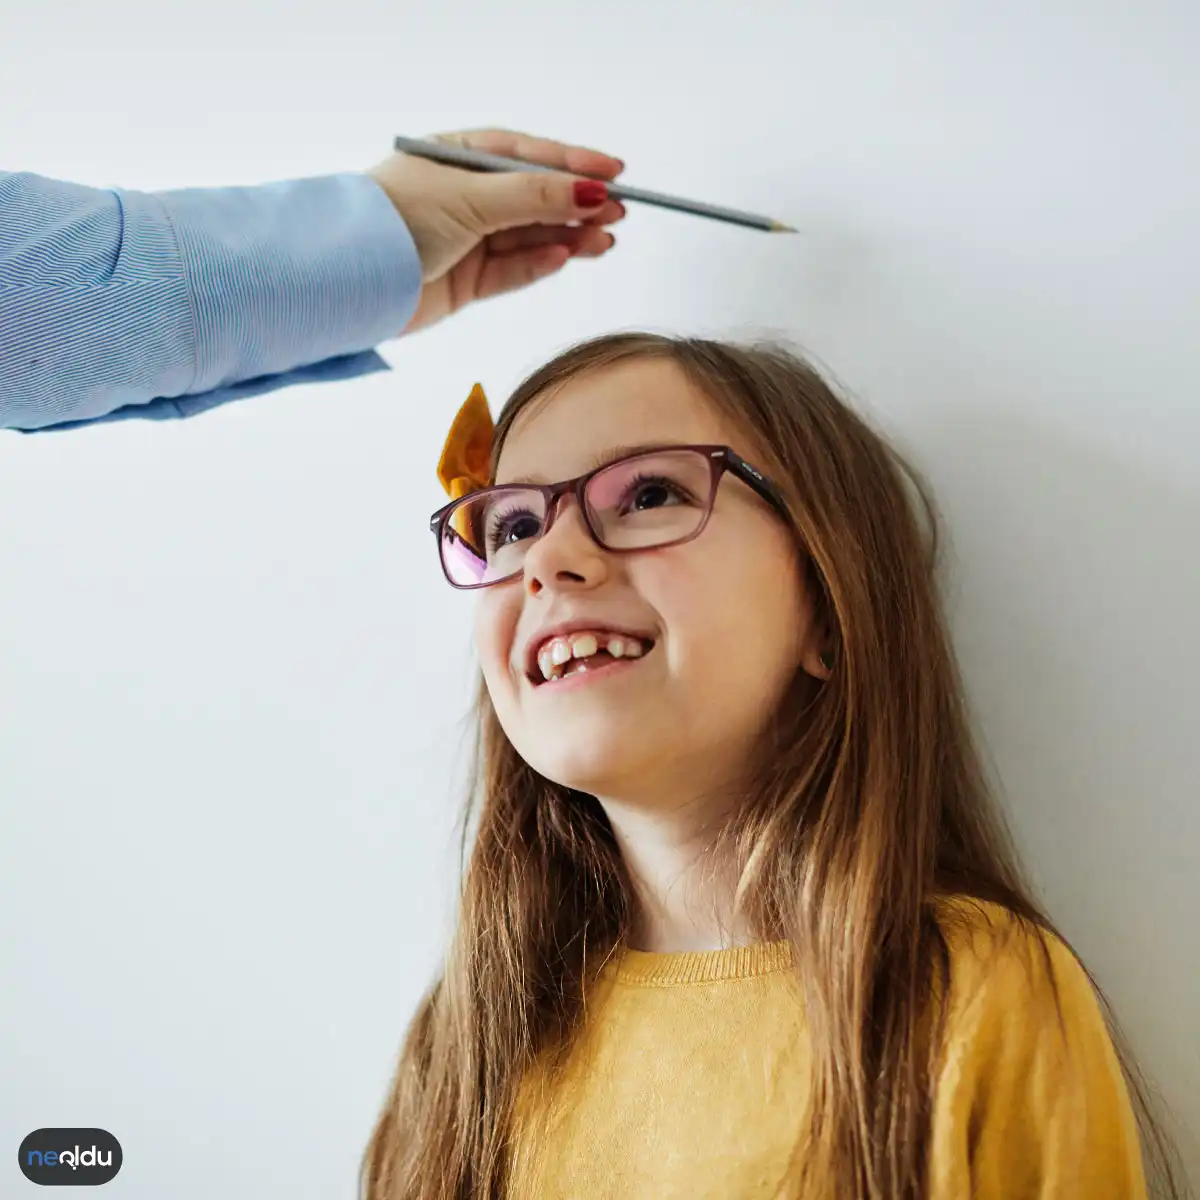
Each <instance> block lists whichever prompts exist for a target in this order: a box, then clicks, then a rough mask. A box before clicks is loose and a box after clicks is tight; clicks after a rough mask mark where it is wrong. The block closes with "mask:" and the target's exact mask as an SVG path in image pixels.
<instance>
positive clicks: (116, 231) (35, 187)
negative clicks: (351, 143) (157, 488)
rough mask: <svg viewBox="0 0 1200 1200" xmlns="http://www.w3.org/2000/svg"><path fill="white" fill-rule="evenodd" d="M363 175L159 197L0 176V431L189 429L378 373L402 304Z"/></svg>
mask: <svg viewBox="0 0 1200 1200" xmlns="http://www.w3.org/2000/svg"><path fill="white" fill-rule="evenodd" d="M420 288H421V266H420V260H419V259H418V257H417V251H416V247H415V245H414V244H413V240H412V236H411V234H410V233H409V231H408V228H407V226H406V225H405V224H404V222H403V221H402V220H401V219H400V217H399V215H398V214H397V213H396V210H395V208H394V207H393V206H392V204H391V202H390V201H389V200H388V198H387V196H386V195H384V193H383V191H382V189H381V188H380V187H379V185H378V184H376V183H375V181H374V180H373V179H371V178H370V176H368V175H359V174H343V175H330V176H324V177H319V178H313V179H299V180H292V181H288V182H283V183H272V184H264V185H260V186H257V187H241V188H203V189H200V188H197V189H186V190H180V191H169V192H156V193H150V192H136V191H127V190H122V189H109V190H105V189H99V188H89V187H83V186H81V185H79V184H72V183H62V182H59V181H56V180H50V179H46V178H43V177H41V176H37V175H30V174H27V173H22V174H5V173H3V172H0V427H7V428H12V429H19V430H25V431H30V430H37V429H49V428H60V429H61V428H69V427H72V426H75V425H80V424H91V423H95V422H97V421H104V420H117V419H125V418H128V417H149V418H154V419H162V418H173V417H184V416H192V415H193V414H195V413H198V412H203V411H204V410H206V409H209V408H213V407H215V406H216V405H219V404H225V403H228V402H229V401H232V400H238V399H243V398H245V397H247V396H252V395H259V394H262V393H264V392H269V391H274V390H276V389H278V388H281V387H284V386H287V385H288V384H292V383H308V382H317V381H322V380H333V379H346V378H351V377H353V376H356V375H362V374H365V373H368V372H371V371H378V370H385V369H386V364H385V363H384V361H383V360H382V359H381V358H380V357H379V355H378V354H376V353H375V352H374V350H373V347H375V346H377V345H378V344H379V343H380V342H382V341H385V340H387V339H388V338H392V337H396V336H397V335H398V334H399V333H400V332H401V330H403V328H404V327H405V326H406V325H407V324H408V322H409V320H410V319H411V317H412V314H413V312H414V311H415V309H416V304H417V299H418V297H419V294H420Z"/></svg>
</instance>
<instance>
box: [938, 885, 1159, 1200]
mask: <svg viewBox="0 0 1200 1200" xmlns="http://www.w3.org/2000/svg"><path fill="white" fill-rule="evenodd" d="M986 907H987V909H988V910H989V911H990V919H989V920H987V921H986V922H984V921H981V920H974V921H970V920H968V921H966V922H964V923H963V924H962V925H961V926H958V927H956V928H955V930H954V932H952V933H951V934H950V942H951V973H950V1008H949V1016H948V1025H947V1029H946V1041H945V1043H944V1045H945V1050H944V1055H943V1059H942V1065H941V1068H940V1075H939V1081H938V1086H937V1092H936V1096H935V1101H934V1114H933V1142H932V1161H931V1193H930V1194H931V1196H932V1197H933V1198H934V1200H965V1198H966V1197H968V1196H969V1197H972V1198H973V1200H1066V1198H1067V1197H1072V1198H1075V1197H1081V1196H1086V1197H1088V1200H1145V1197H1146V1182H1145V1177H1144V1174H1143V1168H1142V1160H1141V1150H1140V1145H1139V1141H1138V1133H1137V1125H1136V1121H1135V1118H1134V1115H1133V1109H1132V1106H1131V1104H1130V1099H1129V1094H1128V1091H1127V1089H1126V1086H1125V1081H1124V1076H1123V1074H1122V1071H1121V1067H1120V1064H1119V1062H1118V1059H1117V1056H1116V1052H1115V1050H1114V1048H1113V1043H1112V1040H1111V1038H1110V1036H1109V1032H1108V1028H1107V1025H1106V1023H1105V1020H1104V1017H1103V1014H1102V1012H1101V1009H1100V1005H1099V1002H1098V1000H1097V997H1096V994H1095V992H1094V990H1093V988H1092V985H1091V983H1090V982H1089V980H1088V977H1087V975H1086V973H1085V972H1084V970H1083V968H1082V967H1081V966H1080V964H1079V962H1078V961H1077V960H1076V959H1075V957H1074V955H1072V953H1071V952H1070V951H1069V950H1068V949H1067V947H1066V946H1065V945H1064V944H1063V943H1062V942H1061V941H1059V940H1058V939H1057V938H1053V937H1050V936H1047V937H1046V938H1045V941H1044V943H1043V941H1042V940H1041V939H1039V938H1038V937H1036V936H1035V935H1033V934H1032V933H1029V932H1026V931H1024V930H1021V929H1019V928H1018V927H1017V925H1016V923H1015V921H1014V920H1013V918H1011V917H1009V916H1007V915H1005V914H1002V913H1001V912H1000V910H995V909H991V906H986ZM948 932H949V931H948Z"/></svg>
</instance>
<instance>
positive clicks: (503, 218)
mask: <svg viewBox="0 0 1200 1200" xmlns="http://www.w3.org/2000/svg"><path fill="white" fill-rule="evenodd" d="M473 182H474V186H473V187H472V188H471V195H470V203H471V207H472V208H473V209H474V210H475V212H476V213H477V214H478V216H479V217H482V219H483V222H484V228H483V229H481V230H480V233H481V234H484V235H486V234H489V233H499V232H500V231H501V230H503V229H515V228H518V227H519V226H522V225H562V224H563V223H565V222H567V221H579V220H582V219H583V218H584V217H588V216H591V215H592V214H594V213H595V212H596V211H597V209H599V208H600V207H601V205H603V203H604V202H605V200H606V199H607V198H608V188H607V187H605V185H604V183H603V182H602V181H601V180H599V179H577V178H573V177H572V176H570V175H565V174H563V175H560V174H558V173H557V172H555V173H553V174H551V173H550V172H542V171H537V172H534V171H510V172H501V173H497V174H489V175H479V176H476V177H475V180H474V181H473Z"/></svg>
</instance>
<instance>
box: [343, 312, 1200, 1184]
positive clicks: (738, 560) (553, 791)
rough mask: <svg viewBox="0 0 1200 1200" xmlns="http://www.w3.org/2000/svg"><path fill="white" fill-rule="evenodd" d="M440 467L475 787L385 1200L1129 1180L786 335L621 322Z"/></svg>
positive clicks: (901, 592)
mask: <svg viewBox="0 0 1200 1200" xmlns="http://www.w3.org/2000/svg"><path fill="white" fill-rule="evenodd" d="M441 474H442V478H443V482H444V483H445V484H446V485H447V486H448V488H449V489H450V490H451V494H452V497H453V498H452V500H451V503H450V504H449V505H447V506H446V507H445V508H443V509H442V510H440V511H439V512H438V513H437V514H435V516H434V518H433V522H432V524H433V528H434V532H435V534H436V536H437V540H438V545H439V547H440V553H441V558H442V566H443V570H444V572H445V574H446V576H447V579H448V581H449V582H450V584H452V585H454V586H456V587H465V588H470V589H474V590H475V592H476V597H477V601H478V604H477V609H476V612H477V618H476V627H475V637H476V642H477V646H478V651H479V656H480V660H481V663H482V668H483V680H482V686H481V689H480V693H479V700H478V705H479V715H480V731H481V744H480V756H479V764H478V765H479V771H478V775H479V787H478V789H477V800H478V806H477V810H475V809H472V810H470V811H471V813H472V815H473V826H472V832H473V840H472V845H471V851H470V856H469V861H468V862H467V864H466V869H465V874H464V881H463V888H462V896H461V911H460V914H459V924H458V930H457V934H456V936H455V938H454V940H453V943H452V946H451V948H450V950H449V953H448V955H447V959H446V962H445V967H444V970H443V972H442V973H441V975H440V977H439V978H438V980H437V981H436V983H435V984H434V986H433V987H432V989H431V990H430V992H429V994H428V996H427V997H426V999H425V1001H424V1003H423V1004H422V1006H421V1008H420V1011H419V1012H418V1014H417V1016H416V1018H415V1020H414V1022H413V1025H412V1027H411V1029H410V1031H409V1035H408V1038H407V1041H406V1043H405V1046H404V1049H403V1051H402V1054H401V1058H400V1063H399V1068H398V1071H397V1074H396V1078H395V1083H394V1086H393V1088H392V1091H391V1094H390V1096H389V1098H388V1100H387V1103H386V1105H385V1106H384V1110H383V1112H382V1115H381V1117H380V1120H379V1122H378V1125H377V1128H376V1130H375V1134H374V1137H373V1139H372V1141H371V1144H370V1146H369V1148H368V1150H367V1153H366V1155H365V1158H364V1163H363V1181H362V1182H363V1187H364V1194H365V1195H366V1197H367V1198H368V1200H434V1198H435V1197H436V1198H448V1197H453V1198H455V1200H458V1198H463V1200H465V1198H467V1197H471V1198H479V1197H502V1196H508V1197H516V1198H519V1200H526V1198H530V1200H532V1198H538V1200H542V1198H563V1200H566V1198H568V1197H570V1198H588V1200H597V1198H606V1197H612V1198H614V1200H615V1198H616V1197H621V1198H623V1200H630V1198H634V1200H637V1198H644V1200H651V1198H653V1200H667V1198H670V1197H679V1198H681V1200H682V1198H684V1197H686V1198H687V1200H699V1198H702V1197H721V1198H734V1197H763V1198H766V1197H784V1196H787V1197H804V1198H813V1200H815V1198H816V1197H822V1198H826V1197H829V1198H842V1197H844V1198H846V1200H862V1198H870V1200H884V1198H886V1200H903V1198H910V1197H911V1198H916V1197H926V1196H928V1197H935V1198H936V1200H950V1198H952V1197H953V1198H958V1197H964V1198H965V1197H968V1196H970V1197H979V1198H981V1200H999V1198H1000V1197H1005V1198H1009V1197H1035V1196H1036V1197H1045V1198H1048V1197H1068V1196H1070V1197H1086V1198H1088V1200H1118V1198H1119V1200H1126V1198H1133V1197H1142V1196H1144V1195H1145V1194H1146V1185H1145V1181H1144V1175H1143V1165H1142V1151H1141V1148H1140V1145H1139V1135H1138V1126H1137V1122H1136V1121H1135V1118H1134V1106H1133V1103H1131V1096H1132V1097H1133V1099H1135V1100H1136V1101H1137V1102H1138V1105H1139V1107H1140V1106H1141V1105H1142V1103H1143V1101H1142V1093H1141V1089H1140V1087H1139V1086H1138V1085H1137V1082H1136V1081H1137V1074H1136V1072H1135V1071H1133V1070H1132V1069H1130V1070H1124V1069H1123V1067H1122V1060H1121V1058H1120V1057H1119V1056H1118V1053H1117V1051H1116V1049H1115V1047H1114V1041H1113V1038H1112V1036H1111V1034H1110V1031H1109V1027H1108V1025H1107V1023H1106V1020H1105V1017H1104V1015H1103V1009H1102V1006H1101V1002H1100V1000H1099V998H1098V994H1097V992H1096V991H1095V989H1094V988H1093V985H1092V983H1091V981H1090V978H1089V976H1088V974H1087V972H1086V971H1085V969H1084V968H1083V967H1082V966H1081V965H1080V963H1079V961H1078V960H1077V958H1076V957H1075V955H1074V954H1073V952H1072V951H1071V950H1070V949H1069V947H1068V946H1067V945H1066V943H1065V942H1064V941H1063V940H1062V939H1061V938H1060V937H1059V936H1058V935H1057V934H1056V933H1055V932H1054V930H1053V926H1052V925H1051V923H1050V922H1049V920H1048V918H1047V917H1046V916H1045V915H1044V914H1043V913H1042V912H1041V911H1040V909H1039V908H1038V906H1037V904H1036V903H1035V901H1034V900H1033V899H1032V898H1031V896H1030V893H1029V891H1028V890H1027V888H1026V886H1025V884H1024V883H1023V881H1022V879H1021V876H1020V873H1019V871H1018V868H1017V866H1016V864H1015V861H1014V857H1013V854H1012V851H1011V849H1010V846H1009V843H1008V840H1007V838H1006V836H1005V834H1004V832H1003V826H1002V823H1001V821H1000V820H999V818H998V816H997V813H996V810H995V808H994V806H993V804H992V801H991V800H990V799H989V796H988V793H987V788H986V785H985V780H984V775H983V772H982V770H981V768H980V764H979V758H978V755H977V751H976V748H975V745H974V744H973V741H972V736H971V732H970V726H969V721H968V717H967V715H966V712H965V708H964V703H963V699H962V689H961V686H960V682H959V678H958V674H957V669H956V666H955V662H954V658H953V654H952V651H951V647H950V643H949V639H948V637H947V633H946V630H945V626H944V624H943V619H942V615H941V612H940V608H939V602H938V597H937V589H936V585H935V576H934V554H933V520H932V508H931V506H930V505H929V504H928V503H927V502H925V501H924V499H923V497H924V492H923V491H922V489H921V487H920V486H919V484H918V482H917V480H916V478H915V476H913V475H912V473H911V472H909V471H908V470H907V469H906V468H905V467H904V465H903V464H902V463H901V462H900V460H899V459H898V458H897V456H896V455H895V454H894V453H893V452H892V451H891V450H890V448H889V447H888V446H887V445H886V444H885V442H884V441H883V440H881V438H880V437H879V436H878V435H877V434H876V433H875V432H873V431H872V430H871V429H870V428H869V427H868V426H867V425H866V424H865V423H864V422H863V421H862V420H861V419H860V418H859V417H858V416H856V415H855V414H854V413H853V411H852V410H851V409H849V408H848V407H847V406H846V405H845V404H843V403H842V402H841V401H839V400H838V399H837V397H836V396H835V395H834V394H833V392H832V391H831V390H830V388H829V387H828V386H827V385H826V384H825V383H824V382H823V381H822V380H821V379H820V378H819V376H818V375H817V374H816V373H815V372H814V371H813V370H811V369H810V368H809V367H808V366H806V365H805V364H804V363H803V362H802V361H800V360H798V359H797V358H795V357H793V356H792V355H790V354H789V353H787V352H785V351H783V350H780V349H777V348H772V347H740V346H734V345H729V344H725V343H717V342H711V341H702V340H683V339H667V338H662V337H657V336H652V335H644V334H624V335H617V336H612V337H606V338H601V339H598V340H595V341H592V342H589V343H586V344H584V345H582V346H580V347H576V348H575V349H573V350H571V351H568V352H567V353H565V354H564V355H562V356H560V357H559V358H557V359H556V360H554V361H553V362H551V363H550V364H548V365H547V366H545V367H543V368H542V369H541V370H539V371H538V372H536V373H535V374H534V375H533V376H532V377H531V378H530V379H528V380H527V381H525V383H523V384H522V385H521V386H520V387H519V388H518V389H517V391H516V393H515V394H514V395H513V396H512V398H511V399H510V401H509V403H508V404H507V406H506V407H505V409H504V412H503V414H502V416H501V418H500V420H499V423H498V425H497V427H496V428H495V430H494V431H493V430H492V428H491V423H490V418H489V417H488V415H487V410H486V404H485V402H484V400H483V398H482V394H481V393H478V392H477V393H474V394H473V396H472V398H471V400H470V401H469V402H468V404H467V405H466V406H464V409H463V411H462V413H460V417H459V420H458V422H457V423H456V426H455V429H454V430H453V431H452V433H451V436H450V439H449V441H448V443H447V451H446V455H445V456H444V459H443V463H442V470H441ZM914 499H915V500H916V501H917V502H916V503H914ZM1145 1131H1146V1133H1147V1134H1148V1138H1147V1140H1146V1142H1145V1145H1146V1148H1147V1150H1148V1151H1150V1152H1151V1153H1150V1155H1149V1156H1148V1161H1151V1162H1153V1163H1157V1162H1158V1161H1159V1159H1160V1158H1161V1157H1163V1154H1164V1148H1165V1143H1164V1141H1163V1140H1162V1137H1161V1135H1160V1134H1158V1133H1157V1131H1156V1129H1155V1126H1154V1125H1153V1123H1152V1122H1150V1121H1149V1120H1148V1119H1147V1120H1146V1124H1145ZM1164 1161H1166V1160H1165V1159H1164ZM1164 1186H1165V1188H1166V1190H1167V1192H1168V1194H1176V1192H1175V1186H1176V1185H1175V1184H1173V1183H1172V1181H1171V1179H1170V1177H1169V1172H1167V1174H1166V1175H1164Z"/></svg>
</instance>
